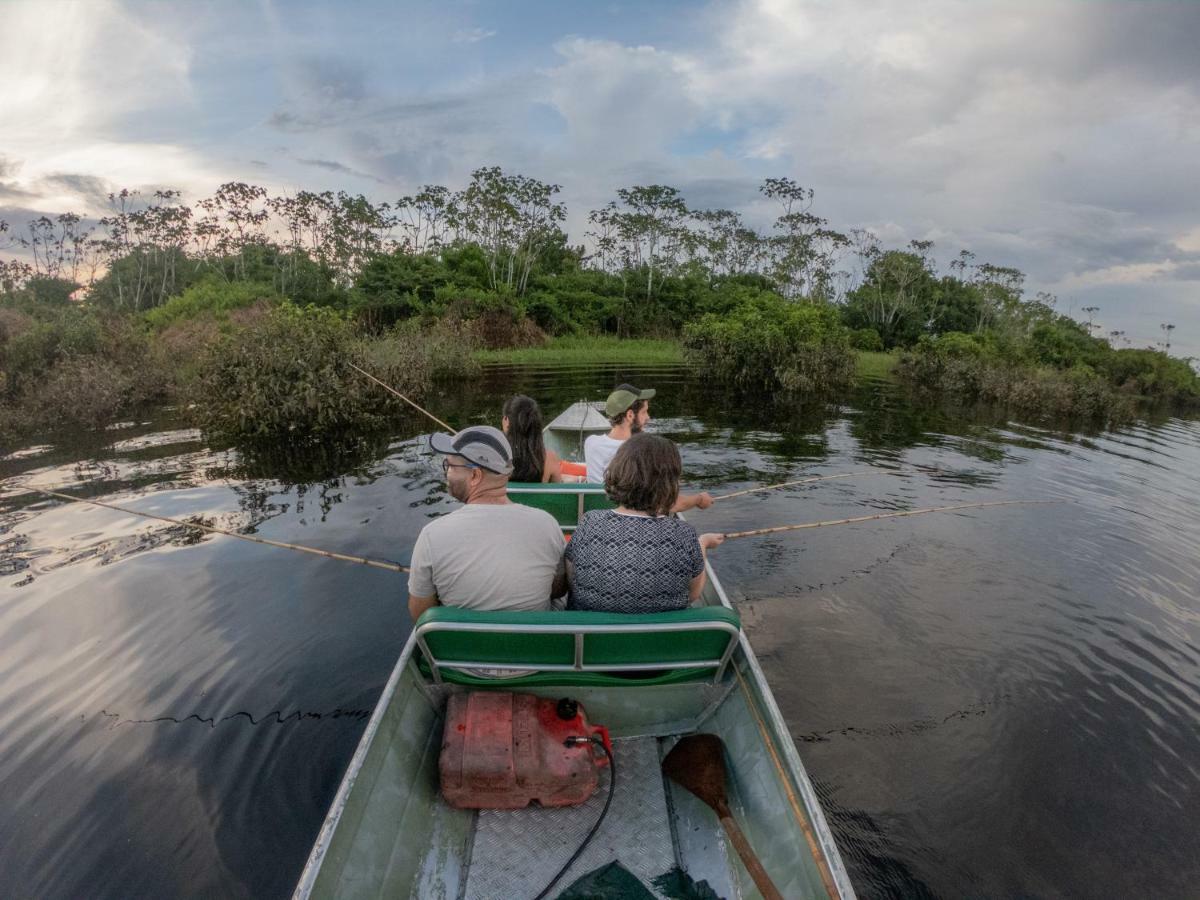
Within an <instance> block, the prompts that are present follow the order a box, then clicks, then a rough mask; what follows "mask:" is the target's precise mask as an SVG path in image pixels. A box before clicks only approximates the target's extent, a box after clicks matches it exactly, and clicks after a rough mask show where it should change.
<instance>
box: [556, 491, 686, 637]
mask: <svg viewBox="0 0 1200 900" xmlns="http://www.w3.org/2000/svg"><path fill="white" fill-rule="evenodd" d="M566 559H567V562H569V563H571V565H572V566H573V567H574V572H573V575H572V578H571V596H570V599H569V600H568V601H567V609H582V610H591V611H593V612H612V613H654V612H669V611H670V610H673V609H685V608H687V605H688V589H689V587H690V586H691V581H692V579H693V578H695V577H696V576H697V575H699V574H700V573H701V572H703V571H704V554H703V553H702V552H701V550H700V539H699V537H698V536H697V534H696V529H695V528H693V527H692V526H691V525H689V524H688V523H687V522H685V521H683V520H682V519H677V518H674V517H673V516H657V517H654V518H651V517H648V516H636V515H628V514H625V513H619V512H617V511H616V510H612V509H597V510H593V511H592V512H589V513H586V514H585V515H584V517H583V518H582V519H581V520H580V522H579V527H578V528H576V529H575V533H574V534H573V535H572V536H571V541H570V543H568V544H567V553H566Z"/></svg>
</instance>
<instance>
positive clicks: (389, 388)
mask: <svg viewBox="0 0 1200 900" xmlns="http://www.w3.org/2000/svg"><path fill="white" fill-rule="evenodd" d="M347 365H348V366H350V368H352V369H353V370H354V371H355V372H358V373H359V374H361V375H365V376H366V377H367V378H370V379H371V380H372V381H373V382H375V383H376V384H377V385H379V386H380V387H381V388H383V389H384V390H385V391H389V392H391V393H393V394H395V395H396V396H397V397H399V398H400V399H401V400H403V401H404V402H405V403H407V404H408V405H409V406H411V407H412V408H413V409H415V410H417V411H418V412H422V413H424V414H425V415H427V416H429V418H431V419H433V421H435V422H437V423H438V424H439V425H441V426H442V427H443V428H445V429H446V430H447V431H448V432H450V433H451V434H458V429H457V428H451V427H450V426H449V425H447V424H446V423H445V422H443V421H442V420H441V419H439V418H438V417H437V416H435V415H434V414H433V413H431V412H430V411H429V410H427V409H426V408H425V407H423V406H421V405H420V404H419V403H414V402H413V401H412V400H409V399H408V398H407V397H405V396H404V395H403V394H402V393H400V392H399V391H398V390H396V389H395V388H394V387H392V386H391V385H389V384H385V383H384V382H382V381H380V380H379V379H378V378H376V377H375V376H374V375H372V374H371V373H370V372H367V371H365V370H363V369H360V368H359V367H358V366H356V365H355V364H354V363H347Z"/></svg>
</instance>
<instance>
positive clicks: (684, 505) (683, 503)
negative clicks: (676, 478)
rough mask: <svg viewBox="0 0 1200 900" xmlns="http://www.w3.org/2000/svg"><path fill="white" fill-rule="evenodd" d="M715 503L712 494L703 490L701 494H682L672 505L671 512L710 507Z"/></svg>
mask: <svg viewBox="0 0 1200 900" xmlns="http://www.w3.org/2000/svg"><path fill="white" fill-rule="evenodd" d="M712 505H713V498H712V494H710V493H709V492H708V491H701V492H700V493H699V494H680V495H679V498H678V499H677V500H676V501H675V505H674V506H672V507H671V512H673V513H677V512H687V511H688V510H689V509H708V508H709V507H710V506H712Z"/></svg>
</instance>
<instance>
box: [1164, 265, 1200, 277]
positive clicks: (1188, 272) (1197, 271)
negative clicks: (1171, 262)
mask: <svg viewBox="0 0 1200 900" xmlns="http://www.w3.org/2000/svg"><path fill="white" fill-rule="evenodd" d="M1162 278H1163V279H1164V280H1168V281H1200V260H1196V261H1195V262H1188V263H1185V264H1183V265H1181V266H1176V267H1175V268H1174V269H1173V270H1172V271H1171V272H1170V274H1167V275H1163V276H1162Z"/></svg>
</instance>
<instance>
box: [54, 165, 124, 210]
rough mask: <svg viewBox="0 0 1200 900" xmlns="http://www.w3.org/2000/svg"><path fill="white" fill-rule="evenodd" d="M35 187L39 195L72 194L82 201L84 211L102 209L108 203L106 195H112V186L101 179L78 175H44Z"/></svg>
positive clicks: (93, 176)
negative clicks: (48, 193) (51, 193)
mask: <svg viewBox="0 0 1200 900" xmlns="http://www.w3.org/2000/svg"><path fill="white" fill-rule="evenodd" d="M37 185H38V189H39V193H40V194H45V193H47V192H57V191H65V192H67V193H70V194H74V195H75V196H77V197H79V198H80V200H82V201H83V204H84V208H86V209H100V208H103V207H104V205H105V204H106V203H107V202H108V195H109V194H110V193H114V188H113V186H112V185H110V184H109V183H108V182H107V181H105V180H104V179H103V178H100V177H98V176H96V175H83V174H79V173H74V174H72V173H58V174H54V175H45V176H43V177H42V178H41V179H39V180H38V183H37ZM116 190H120V188H116Z"/></svg>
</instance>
